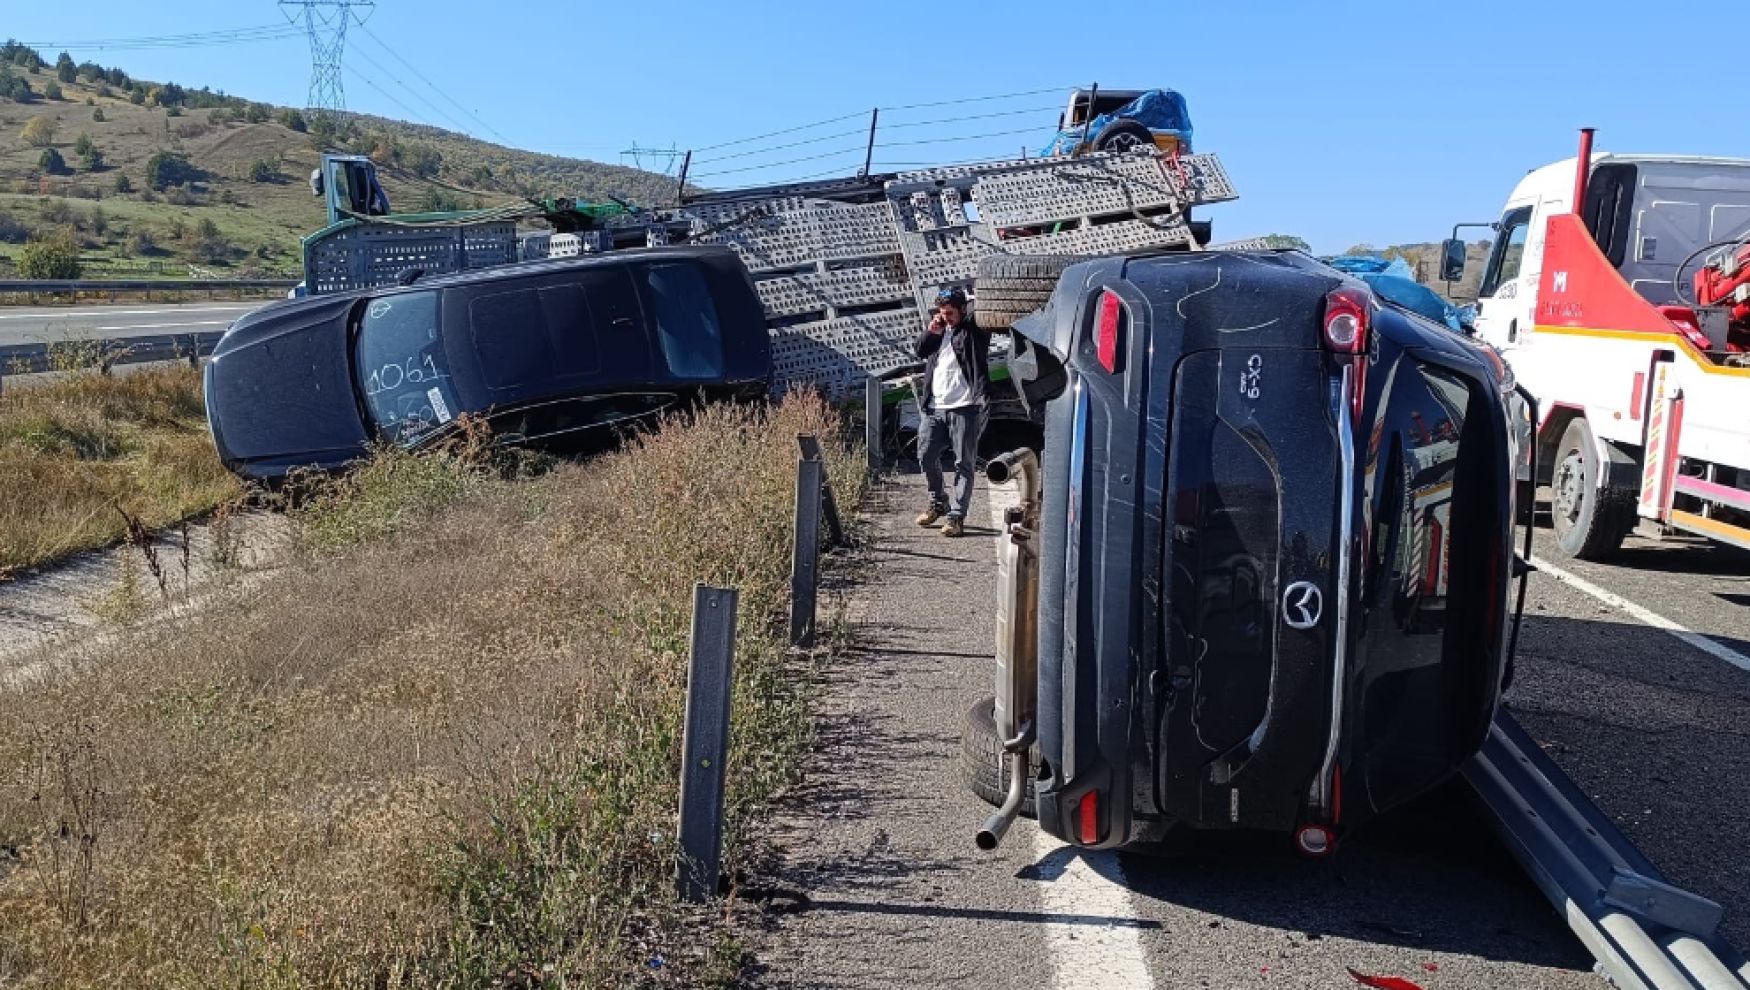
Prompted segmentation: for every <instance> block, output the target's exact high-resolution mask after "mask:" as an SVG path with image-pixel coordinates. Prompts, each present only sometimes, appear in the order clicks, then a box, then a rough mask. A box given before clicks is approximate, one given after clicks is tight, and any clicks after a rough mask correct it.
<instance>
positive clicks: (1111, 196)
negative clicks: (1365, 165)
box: [676, 149, 1236, 398]
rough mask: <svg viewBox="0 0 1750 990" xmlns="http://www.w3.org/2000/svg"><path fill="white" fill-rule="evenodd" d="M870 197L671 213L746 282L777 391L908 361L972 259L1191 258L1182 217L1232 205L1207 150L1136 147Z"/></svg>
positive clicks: (967, 282) (970, 270) (784, 191)
mask: <svg viewBox="0 0 1750 990" xmlns="http://www.w3.org/2000/svg"><path fill="white" fill-rule="evenodd" d="M872 189H873V183H871V185H870V186H869V187H866V189H865V192H864V194H863V195H860V196H858V197H857V198H858V199H859V200H861V201H856V202H845V201H840V200H836V199H831V198H823V197H821V196H818V195H816V196H810V195H803V194H801V190H800V187H798V188H797V189H792V188H787V187H779V188H775V189H771V190H769V191H767V192H768V193H769V194H768V195H762V196H759V197H756V198H749V197H745V196H740V197H738V198H735V199H731V200H727V201H721V200H711V199H706V200H703V201H699V202H695V203H691V204H688V205H687V206H684V207H681V208H680V209H679V210H678V211H676V214H677V216H679V217H680V218H683V219H685V220H686V221H688V223H689V224H690V227H691V230H692V236H691V237H690V238H689V240H690V241H692V242H693V243H701V244H721V245H724V246H727V247H729V248H730V249H731V250H733V251H735V252H736V254H738V255H739V256H740V257H741V259H742V262H743V263H744V264H746V265H747V267H748V270H749V271H750V272H751V273H752V274H753V277H754V283H755V288H756V289H758V290H759V293H760V300H761V302H762V303H763V304H764V306H765V309H766V318H767V325H768V326H769V327H770V329H771V332H772V361H773V366H774V368H773V370H774V377H775V388H776V390H777V391H780V392H781V391H783V390H785V389H787V388H793V387H797V386H802V385H808V386H812V387H815V388H819V389H821V390H822V391H823V392H825V393H826V394H828V395H829V396H833V397H835V398H836V397H841V396H844V395H847V394H850V393H852V392H854V391H856V390H858V389H861V388H862V383H863V382H864V381H865V380H866V379H867V378H868V377H869V376H871V375H876V376H879V375H883V374H886V373H887V372H890V371H893V370H894V369H896V368H900V367H903V366H905V365H908V364H911V363H912V362H913V361H915V358H914V357H913V356H912V353H911V346H912V342H913V340H914V339H915V338H916V336H917V334H918V332H919V331H920V330H921V329H922V327H923V323H924V321H925V314H926V313H927V312H928V309H929V306H930V304H931V302H932V301H933V299H934V297H935V294H936V292H937V291H938V290H940V289H943V288H951V287H960V288H971V286H972V282H973V277H974V276H975V275H976V274H977V271H978V263H979V261H980V259H982V258H984V257H986V256H988V255H992V254H1059V255H1084V254H1087V255H1092V254H1114V253H1119V252H1128V251H1139V250H1150V249H1160V250H1167V249H1185V250H1190V249H1195V248H1196V247H1198V245H1197V243H1196V239H1195V237H1194V236H1193V235H1192V231H1191V226H1190V223H1189V220H1188V211H1189V210H1190V208H1191V207H1193V206H1199V205H1204V204H1208V203H1216V202H1222V201H1225V200H1230V199H1234V198H1235V197H1236V193H1235V192H1234V188H1233V184H1232V182H1231V181H1230V180H1229V179H1228V177H1227V172H1226V171H1225V170H1224V169H1223V168H1222V166H1221V162H1220V160H1219V159H1217V158H1216V157H1215V156H1214V155H1186V156H1183V157H1173V156H1168V155H1162V154H1160V153H1158V152H1156V151H1153V150H1150V149H1144V150H1141V151H1136V152H1131V153H1125V154H1117V153H1100V154H1092V155H1085V156H1081V157H1074V158H1072V157H1067V156H1065V157H1057V158H1043V159H1024V160H1014V161H998V162H984V163H979V164H975V165H957V166H948V167H944V168H934V169H924V170H920V171H914V172H900V173H897V174H895V175H893V176H891V177H889V178H887V179H886V180H885V181H883V182H882V183H881V185H880V189H879V192H878V193H875V194H873V195H870V194H868V190H872ZM975 306H976V300H975ZM975 311H976V310H975Z"/></svg>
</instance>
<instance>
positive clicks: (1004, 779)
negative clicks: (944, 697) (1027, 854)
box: [960, 698, 1039, 818]
mask: <svg viewBox="0 0 1750 990" xmlns="http://www.w3.org/2000/svg"><path fill="white" fill-rule="evenodd" d="M1038 766H1039V752H1038V747H1034V748H1033V749H1031V750H1029V751H1028V753H1027V768H1028V771H1029V774H1031V773H1033V772H1036V771H1037V769H1038ZM960 778H961V779H962V780H964V781H966V786H967V787H969V788H971V789H972V793H974V794H976V795H978V796H979V797H980V798H982V799H983V800H985V801H988V802H990V803H991V804H993V805H996V806H998V807H1001V806H1002V803H1003V799H1004V798H1006V797H1008V794H1009V767H1008V759H1007V758H1006V757H1004V755H1003V744H1002V743H1001V742H1000V741H998V739H997V721H996V699H994V698H986V699H984V700H983V701H981V702H979V703H978V704H976V705H973V706H972V710H971V711H969V712H967V713H966V724H965V725H964V726H963V727H962V728H961V730H960ZM1021 814H1023V815H1025V816H1026V817H1028V818H1032V817H1034V811H1033V781H1032V780H1031V779H1029V780H1028V781H1027V796H1026V797H1025V798H1024V799H1022V801H1021Z"/></svg>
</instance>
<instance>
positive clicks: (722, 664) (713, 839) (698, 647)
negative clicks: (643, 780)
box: [678, 583, 737, 903]
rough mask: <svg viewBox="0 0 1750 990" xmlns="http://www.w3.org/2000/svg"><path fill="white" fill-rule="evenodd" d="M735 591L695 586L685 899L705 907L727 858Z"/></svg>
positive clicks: (683, 838) (686, 739)
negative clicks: (725, 814)
mask: <svg viewBox="0 0 1750 990" xmlns="http://www.w3.org/2000/svg"><path fill="white" fill-rule="evenodd" d="M736 598H737V592H736V589H734V588H713V587H710V586H709V585H706V584H702V583H701V584H695V585H693V639H692V647H691V655H690V656H689V657H688V660H687V714H686V721H685V723H684V724H683V726H682V728H681V753H682V754H683V755H682V759H683V760H685V762H684V763H682V764H681V802H680V853H681V857H680V862H679V864H678V873H679V877H678V880H679V885H680V895H681V898H682V899H683V900H687V901H692V902H693V903H701V902H703V901H706V900H709V899H710V898H712V897H713V896H715V895H716V893H717V878H718V873H719V869H720V866H721V861H722V854H723V781H724V771H725V769H726V765H725V764H726V761H727V760H728V758H729V712H730V705H731V702H732V701H733V697H732V694H731V685H732V684H733V679H734V673H735V608H736Z"/></svg>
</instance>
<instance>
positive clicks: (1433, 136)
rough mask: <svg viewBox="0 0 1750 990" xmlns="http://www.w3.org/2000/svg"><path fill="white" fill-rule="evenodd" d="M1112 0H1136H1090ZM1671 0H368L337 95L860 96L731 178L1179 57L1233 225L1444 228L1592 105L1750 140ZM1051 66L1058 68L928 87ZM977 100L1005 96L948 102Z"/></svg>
mask: <svg viewBox="0 0 1750 990" xmlns="http://www.w3.org/2000/svg"><path fill="white" fill-rule="evenodd" d="M7 6H8V7H9V8H22V9H8V10H7V12H6V24H5V27H4V31H5V32H6V33H8V34H10V35H13V36H15V37H17V38H20V39H24V40H32V41H82V40H91V39H110V38H138V37H141V36H148V35H164V34H169V33H178V32H189V31H211V30H218V29H223V28H232V27H236V28H249V27H257V26H260V25H267V24H275V23H283V16H282V15H281V13H280V12H279V10H278V8H277V6H276V4H275V3H274V2H273V0H222V2H221V0H176V2H175V3H170V2H164V0H144V2H142V0H130V2H119V0H86V2H84V3H80V4H78V5H77V10H78V16H77V17H73V16H68V15H66V14H58V13H57V10H67V9H71V8H68V7H62V6H60V5H57V4H42V3H33V4H24V3H18V2H13V3H8V4H7ZM1114 9H1119V10H1123V11H1124V13H1123V14H1122V17H1121V18H1112V19H1108V20H1106V21H1101V20H1099V19H1098V18H1097V16H1096V15H1097V14H1099V13H1100V12H1103V11H1110V10H1114ZM1653 9H1654V8H1652V7H1649V6H1648V5H1646V4H1644V3H1629V2H1626V0H1616V2H1610V0H1592V2H1588V3H1575V2H1567V0H1529V2H1528V0H1519V2H1516V3H1507V2H1497V0H1473V2H1469V3H1450V4H1444V5H1435V4H1428V3H1425V2H1416V0H1400V2H1398V3H1392V4H1385V3H1371V2H1354V3H1349V4H1322V3H1302V2H1288V0H1268V2H1266V0H1250V2H1248V0H1228V2H1215V0H1202V2H1198V3H1186V2H1181V0H1141V2H1138V3H1135V4H1130V5H1114V4H1100V5H1091V6H1086V7H1083V6H1080V5H1076V4H1065V3H1063V2H1062V0H1010V2H1008V3H1003V4H1000V5H999V4H981V5H978V6H976V7H974V6H970V5H969V6H965V7H962V8H955V7H953V6H951V5H948V4H942V3H931V2H913V0H888V2H885V3H882V4H876V5H869V4H856V5H842V6H841V5H838V4H833V5H827V4H809V3H801V2H776V0H771V2H757V0H749V2H743V3H728V2H703V0H667V2H662V3H656V2H648V0H646V2H637V3H627V2H621V3H600V2H593V0H592V2H570V3H566V2H561V0H499V2H498V3H496V4H483V3H480V2H478V0H378V3H377V5H376V9H375V11H374V13H373V14H372V15H371V17H370V20H369V21H368V23H367V27H368V28H369V30H370V34H365V33H362V32H359V31H358V30H356V29H355V30H354V31H353V34H352V37H351V38H350V44H349V51H348V58H347V64H348V73H347V96H348V104H349V107H350V108H351V109H354V110H360V111H366V112H371V113H380V114H384V115H387V116H395V117H403V118H407V117H412V118H415V119H420V120H423V121H425V122H428V123H434V124H438V125H442V126H451V127H454V124H453V123H452V121H451V120H446V119H445V116H444V114H447V115H448V116H449V117H451V118H454V119H455V120H459V121H460V122H461V123H463V124H466V125H468V129H469V130H470V131H471V132H472V133H475V134H476V135H477V136H480V137H483V138H487V139H490V140H499V139H500V136H502V139H503V140H504V141H505V142H507V143H510V144H513V145H516V146H519V147H524V148H530V149H535V150H540V151H549V152H554V153H561V154H570V155H577V156H581V157H587V158H594V159H598V160H602V161H608V162H616V163H618V162H622V161H627V163H630V162H629V161H628V160H626V159H624V158H623V157H622V155H621V154H620V152H621V151H622V150H624V149H627V148H629V147H631V146H632V145H633V144H634V143H636V144H638V145H643V146H658V147H668V146H670V145H672V146H674V147H676V148H681V149H684V148H688V147H693V148H706V147H708V146H711V145H719V144H722V143H724V142H730V141H735V140H737V139H741V138H746V137H749V136H753V135H757V134H762V133H766V132H770V131H776V130H780V129H784V128H789V127H793V126H797V125H803V124H808V123H811V122H814V121H820V120H824V119H827V118H833V117H839V116H841V115H859V116H855V117H853V118H852V119H849V120H845V121H839V122H837V123H834V124H826V125H822V126H820V127H816V128H812V129H808V130H801V131H797V132H795V133H792V134H787V135H783V136H779V137H774V138H771V139H768V140H766V141H763V142H749V143H743V144H735V145H731V146H728V147H720V148H717V149H716V150H715V151H712V152H708V153H707V152H701V153H700V155H699V156H698V157H699V161H698V163H697V164H696V165H695V167H694V174H695V175H696V176H700V177H701V181H702V182H704V183H706V184H712V185H730V184H744V183H746V182H752V181H762V180H770V179H778V178H788V177H791V176H796V175H804V174H808V173H809V172H810V171H821V170H831V171H834V172H839V173H845V172H851V171H854V170H855V169H856V167H857V166H859V165H860V164H861V158H862V151H861V148H862V145H863V143H864V137H865V134H864V133H863V132H864V129H866V127H867V116H866V114H867V111H868V109H869V108H870V107H873V106H882V107H887V108H899V107H908V106H909V107H911V109H904V110H901V109H891V110H888V111H884V113H883V118H884V123H885V124H887V125H890V126H887V127H884V128H883V130H882V132H881V140H882V142H883V146H882V147H881V149H880V150H879V152H878V153H877V156H876V157H877V162H878V164H879V163H880V162H882V161H942V160H963V159H971V158H978V157H989V156H1010V155H1014V154H1016V153H1018V152H1019V151H1020V150H1021V148H1022V147H1023V146H1028V147H1032V148H1035V149H1036V148H1038V147H1039V146H1041V145H1043V144H1044V143H1045V142H1046V141H1047V140H1048V139H1049V137H1050V135H1051V131H1052V129H1053V126H1054V124H1055V121H1056V112H1057V108H1058V107H1059V106H1060V105H1061V104H1062V103H1063V101H1064V100H1063V94H1062V93H1061V92H1059V90H1063V89H1065V88H1067V87H1068V86H1071V85H1077V84H1080V85H1085V84H1087V83H1091V82H1098V83H1099V84H1100V85H1102V86H1103V87H1106V88H1147V87H1152V86H1168V87H1173V88H1177V89H1179V90H1180V91H1181V92H1183V93H1184V94H1185V96H1186V98H1187V100H1188V101H1189V104H1190V109H1191V116H1192V120H1193V122H1194V124H1195V127H1196V147H1197V149H1198V150H1200V151H1213V152H1217V153H1219V154H1220V155H1221V157H1222V160H1223V161H1224V162H1225V164H1226V165H1227V168H1228V171H1229V173H1230V174H1231V175H1232V177H1233V179H1234V182H1235V184H1236V185H1237V187H1238V189H1239V192H1240V197H1241V198H1240V200H1239V201H1237V202H1235V203H1231V204H1225V205H1222V206H1218V207H1214V208H1212V209H1210V210H1209V211H1206V213H1205V214H1204V215H1205V216H1207V217H1210V218H1212V219H1213V220H1214V221H1215V224H1216V232H1217V237H1218V239H1229V238H1237V237H1242V236H1251V235H1256V234H1264V233H1273V232H1286V233H1296V234H1299V235H1301V236H1304V237H1306V238H1307V239H1308V240H1310V241H1311V242H1312V244H1313V246H1314V247H1315V249H1318V250H1321V251H1340V250H1343V249H1344V248H1346V247H1348V246H1349V245H1351V244H1354V243H1357V242H1363V241H1365V242H1370V243H1374V244H1380V245H1383V244H1390V243H1397V242H1403V241H1412V240H1434V239H1438V238H1439V237H1441V236H1444V232H1445V231H1446V230H1447V228H1449V227H1450V226H1451V224H1452V223H1453V222H1455V221H1460V220H1466V221H1469V220H1486V219H1490V218H1491V217H1492V216H1493V215H1494V214H1495V213H1496V211H1497V210H1498V209H1499V207H1500V204H1501V202H1502V201H1503V200H1504V199H1505V198H1506V195H1507V192H1508V191H1509V189H1510V188H1511V187H1512V184H1513V183H1514V181H1515V180H1516V179H1517V178H1518V177H1519V176H1520V175H1522V174H1523V173H1524V172H1525V171H1526V170H1528V169H1530V168H1532V167H1534V166H1536V165H1539V164H1543V163H1546V162H1548V161H1552V160H1555V159H1557V158H1560V157H1563V156H1566V155H1569V154H1572V149H1573V146H1574V140H1575V135H1574V131H1575V128H1578V127H1580V126H1582V125H1591V126H1595V127H1597V128H1599V146H1600V148H1602V149H1615V150H1621V151H1661V152H1688V153H1695V154H1720V155H1737V156H1743V155H1750V134H1746V132H1744V130H1743V129H1742V128H1741V127H1736V126H1732V125H1730V124H1729V123H1727V122H1726V117H1725V111H1729V108H1730V107H1731V106H1732V105H1733V104H1732V101H1731V99H1730V97H1729V95H1727V94H1728V93H1729V92H1730V86H1729V73H1728V72H1727V71H1726V70H1725V68H1724V66H1723V64H1722V65H1721V66H1720V67H1719V71H1718V72H1716V73H1715V75H1714V78H1713V79H1712V80H1711V82H1710V81H1708V80H1706V79H1703V78H1699V77H1692V76H1688V75H1685V74H1684V73H1682V72H1681V71H1679V70H1681V69H1682V68H1683V67H1684V66H1685V65H1687V64H1690V62H1691V61H1692V60H1699V59H1701V58H1702V57H1703V56H1702V55H1701V53H1700V49H1697V48H1695V47H1694V46H1695V44H1697V43H1698V42H1699V40H1700V39H1702V38H1705V37H1720V38H1730V37H1739V36H1743V35H1745V34H1746V33H1747V32H1746V30H1745V29H1746V28H1750V8H1744V9H1742V10H1739V11H1733V10H1732V8H1731V7H1730V5H1727V6H1726V7H1716V8H1715V9H1713V10H1711V11H1709V12H1708V13H1707V15H1706V17H1705V18H1704V20H1705V26H1703V25H1700V24H1698V23H1697V17H1698V15H1696V14H1695V13H1694V12H1689V13H1680V12H1678V11H1677V10H1676V9H1675V8H1664V9H1666V10H1669V11H1671V16H1672V18H1673V22H1672V23H1671V24H1670V25H1668V28H1669V29H1661V30H1655V29H1653V28H1652V27H1651V26H1650V23H1649V21H1648V16H1649V13H1648V12H1649V11H1650V10H1653ZM171 11H174V13H171ZM841 11H842V12H841ZM853 11H854V13H853ZM997 11H1000V14H999V13H997ZM877 16H879V20H877V19H876V18H877ZM1698 30H1699V31H1700V32H1701V33H1700V34H1695V33H1694V32H1696V31H1698ZM1657 38H1663V39H1666V40H1665V41H1658V40H1654V39H1657ZM1682 38H1687V39H1689V40H1687V41H1680V40H1679V39H1682ZM385 45H386V47H385ZM1649 45H1650V46H1651V47H1646V46H1649ZM1643 49H1644V50H1643ZM72 52H73V55H74V57H75V58H79V59H85V58H92V59H95V60H96V61H99V62H102V63H104V64H115V65H120V66H121V67H123V68H124V69H126V70H128V71H129V72H130V73H133V74H134V75H137V76H140V77H142V78H149V79H156V80H160V81H162V80H166V79H168V80H171V81H175V82H179V83H184V84H194V85H196V86H199V85H210V86H212V87H213V88H215V89H224V90H225V91H227V92H231V93H237V94H240V95H243V96H248V97H251V98H253V99H260V100H267V101H271V102H274V103H281V104H292V105H302V104H303V103H304V101H305V98H306V95H307V92H308V86H309V52H308V47H307V45H306V44H305V43H304V41H303V40H302V38H300V37H287V38H282V39H277V40H271V41H265V42H253V43H249V44H240V45H230V46H202V47H189V48H155V49H136V50H102V49H98V48H91V47H86V48H74V49H72ZM45 54H47V55H48V56H49V57H50V58H53V57H54V55H55V51H52V50H51V51H48V52H46V53H45ZM396 56H399V57H400V58H402V59H405V60H406V63H409V64H411V65H412V66H413V67H414V68H416V69H417V70H418V73H419V74H423V75H424V76H425V77H426V78H427V79H429V80H431V81H433V82H435V83H436V84H437V85H438V86H439V87H440V88H441V89H442V90H443V91H444V92H445V93H447V94H449V96H450V97H453V98H455V99H456V100H457V101H458V102H459V103H460V104H462V105H463V106H465V107H466V108H467V109H468V110H469V111H472V113H473V114H475V115H477V116H478V117H479V119H481V120H484V121H485V122H486V124H488V125H490V130H488V129H487V128H486V127H483V126H481V125H480V124H479V123H477V122H476V121H475V120H474V118H473V117H471V116H470V115H469V114H467V113H464V112H462V111H461V110H459V109H458V108H457V107H456V106H455V105H454V104H452V103H450V102H448V101H447V100H446V99H445V98H444V97H443V96H441V95H439V94H437V93H434V92H433V91H432V90H431V89H430V88H428V87H427V86H426V85H425V83H424V82H422V81H421V80H420V79H419V76H418V75H417V74H415V72H414V71H412V70H409V69H408V68H407V65H406V64H404V63H402V62H401V61H398V60H397V58H396ZM1604 67H1609V71H1610V72H1613V73H1615V74H1614V75H1606V74H1604ZM1698 71H1703V70H1699V69H1698ZM1040 90H1047V91H1049V92H1043V93H1040V92H1032V93H1031V94H1030V95H1025V96H1014V97H1010V98H1007V99H1001V100H986V101H976V102H967V103H959V104H953V105H948V106H939V107H920V106H915V105H917V104H924V103H931V102H935V101H947V100H964V99H970V98H975V97H983V96H990V95H997V94H1013V93H1028V92H1029V91H1040ZM396 101H399V102H396ZM410 111H411V112H410ZM440 111H441V112H440ZM973 114H980V115H987V116H983V117H982V118H981V119H976V120H958V121H954V118H958V117H966V116H970V115H973ZM943 120H946V121H950V122H948V123H931V121H943ZM899 125H905V126H899ZM494 131H496V132H497V133H496V134H494V133H493V132H494ZM1012 132H1021V133H1012ZM978 135H991V136H989V137H977V136H978ZM900 141H907V142H914V143H908V144H903V145H902V144H898V143H897V142H900ZM804 142H806V143H804ZM924 142H928V143H924ZM792 143H795V144H796V145H797V146H796V147H790V148H783V147H775V148H774V147H772V146H778V145H787V144H792ZM766 148H772V150H770V151H764V150H763V149H766ZM750 152H751V153H750ZM732 155H733V156H736V157H730V156H732ZM797 159H806V160H797ZM652 161H653V160H652V159H648V158H647V159H646V160H645V164H646V165H647V166H648V165H649V164H651V162H652ZM658 161H659V160H658ZM730 169H735V170H737V171H729V170H730ZM713 173H715V177H714V178H713V177H707V176H711V175H712V174H713ZM555 192H559V190H555Z"/></svg>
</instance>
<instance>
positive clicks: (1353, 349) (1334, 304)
mask: <svg viewBox="0 0 1750 990" xmlns="http://www.w3.org/2000/svg"><path fill="white" fill-rule="evenodd" d="M1372 301H1373V300H1372V298H1371V297H1370V296H1369V295H1368V293H1367V290H1366V289H1357V288H1353V287H1351V286H1347V285H1345V286H1339V287H1338V288H1335V289H1332V290H1331V291H1330V293H1328V294H1327V295H1326V296H1325V347H1327V348H1329V349H1330V350H1333V351H1336V352H1337V353H1338V354H1362V353H1365V352H1366V351H1367V333H1368V326H1367V309H1368V306H1369V305H1370V304H1371V303H1372Z"/></svg>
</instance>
